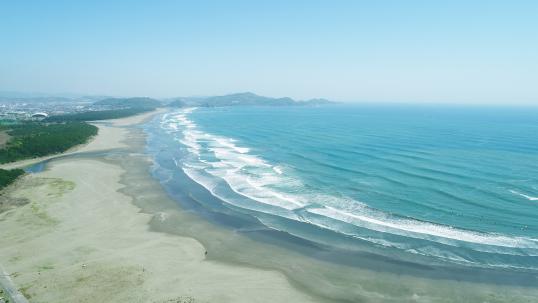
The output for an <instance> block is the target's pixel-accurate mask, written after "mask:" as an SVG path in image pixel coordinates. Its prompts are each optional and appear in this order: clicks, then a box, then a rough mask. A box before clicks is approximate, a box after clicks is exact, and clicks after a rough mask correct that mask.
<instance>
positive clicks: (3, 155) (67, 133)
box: [0, 122, 97, 163]
mask: <svg viewBox="0 0 538 303" xmlns="http://www.w3.org/2000/svg"><path fill="white" fill-rule="evenodd" d="M2 128H6V126H4V127H2ZM2 128H0V129H2ZM7 133H8V134H9V136H10V140H9V141H8V142H7V144H6V146H5V147H4V148H3V149H0V163H8V162H13V161H17V160H22V159H29V158H36V157H42V156H47V155H51V154H56V153H61V152H64V151H66V150H68V149H69V148H71V147H73V146H75V145H78V144H82V143H86V142H87V141H88V139H89V138H90V137H92V136H94V135H96V134H97V127H95V126H93V125H90V124H87V123H84V122H68V123H58V124H47V123H23V124H19V125H12V126H9V129H8V130H7Z"/></svg>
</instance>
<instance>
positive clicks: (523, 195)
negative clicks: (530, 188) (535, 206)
mask: <svg viewBox="0 0 538 303" xmlns="http://www.w3.org/2000/svg"><path fill="white" fill-rule="evenodd" d="M510 192H511V193H513V194H515V195H518V196H521V197H523V198H527V200H530V201H538V197H532V196H529V195H525V194H522V193H520V192H517V191H515V190H510Z"/></svg>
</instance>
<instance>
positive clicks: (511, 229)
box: [148, 105, 538, 271]
mask: <svg viewBox="0 0 538 303" xmlns="http://www.w3.org/2000/svg"><path fill="white" fill-rule="evenodd" d="M148 131H149V133H150V134H153V139H152V140H150V142H149V143H150V145H151V144H153V150H155V151H156V153H157V151H158V152H159V156H158V157H156V163H157V164H158V166H159V167H160V168H161V170H159V169H157V172H156V176H157V177H158V178H160V179H161V181H162V182H163V183H166V182H173V181H174V180H173V179H174V178H179V177H178V176H179V173H181V174H183V175H186V176H188V177H189V178H190V179H191V180H192V181H194V182H196V183H197V184H199V186H201V187H203V188H205V189H207V190H208V191H209V192H210V193H211V195H213V196H214V197H216V198H217V199H218V200H219V201H220V202H221V203H222V205H224V207H225V208H227V210H229V211H230V212H236V213H238V214H247V215H249V216H252V217H254V218H256V219H257V220H259V221H260V222H261V223H262V224H263V225H265V226H267V227H269V228H272V229H276V230H280V231H283V232H286V233H289V234H291V235H294V236H297V237H301V238H305V239H307V240H310V241H313V242H317V243H322V244H326V245H329V246H335V247H338V248H341V249H348V250H367V251H369V252H374V253H378V254H381V255H388V256H391V257H396V258H402V259H409V260H415V261H416V260H421V262H441V263H446V264H460V265H464V266H476V267H493V268H513V269H523V270H530V271H538V173H537V172H538V110H537V109H531V108H508V107H496V108H494V107H491V108H488V107H448V106H446V107H444V106H435V107H433V106H369V105H356V106H349V105H338V106H320V107H229V108H196V109H192V108H190V109H179V110H176V111H173V112H170V113H167V114H164V115H163V116H162V117H160V118H159V119H158V120H157V121H156V122H154V123H153V124H151V125H150V126H149V127H148ZM157 146H159V148H157ZM150 149H151V148H150ZM162 149H166V152H164V153H163V152H162ZM175 172H177V174H176V173H175ZM179 183H181V182H179ZM183 190H184V189H183ZM207 207H209V208H211V207H212V206H211V205H207ZM320 231H322V232H320ZM327 231H330V232H327Z"/></svg>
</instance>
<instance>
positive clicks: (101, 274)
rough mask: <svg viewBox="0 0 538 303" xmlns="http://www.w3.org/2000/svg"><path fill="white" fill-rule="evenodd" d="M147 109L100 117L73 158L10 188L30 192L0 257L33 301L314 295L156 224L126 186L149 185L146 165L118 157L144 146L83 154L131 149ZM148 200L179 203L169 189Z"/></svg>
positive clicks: (295, 298)
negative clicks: (130, 167)
mask: <svg viewBox="0 0 538 303" xmlns="http://www.w3.org/2000/svg"><path fill="white" fill-rule="evenodd" d="M148 117H149V115H143V116H139V117H133V118H127V119H118V120H116V121H113V123H112V124H111V125H104V124H99V128H100V132H99V135H98V136H97V137H96V138H95V139H94V140H92V141H91V142H90V143H89V144H87V145H86V146H84V147H80V148H78V149H77V150H76V151H71V152H70V153H69V154H70V155H71V156H72V157H68V158H65V157H64V158H61V159H58V160H52V161H50V162H49V164H48V165H47V168H46V170H45V171H43V172H40V173H36V174H30V175H27V176H25V177H24V178H22V179H21V180H20V181H18V182H17V183H16V184H15V185H14V186H12V187H11V188H8V190H7V191H6V192H5V193H4V196H5V198H6V199H14V200H18V201H21V200H23V201H25V203H23V205H21V206H18V207H16V208H13V209H11V210H9V211H6V212H3V213H1V214H0V231H1V233H2V236H1V237H0V263H1V264H2V265H3V267H4V268H5V270H6V271H7V272H8V273H9V274H10V277H11V279H12V280H13V282H14V283H15V285H16V286H17V287H18V288H19V289H20V291H21V293H22V294H24V295H25V296H26V297H27V298H28V299H29V301H30V302H314V301H316V300H315V298H314V297H313V296H311V295H308V294H306V293H304V292H301V291H300V290H298V289H297V288H296V287H294V286H293V285H292V284H290V282H289V281H288V279H287V278H286V276H284V275H283V274H282V273H280V272H278V271H275V270H265V269H259V268H253V267H248V266H244V265H232V264H229V263H223V262H217V261H214V260H208V259H207V258H206V248H205V247H204V246H203V245H202V244H201V243H200V242H198V241H197V240H195V239H194V238H190V237H182V236H178V235H172V234H167V233H163V232H156V231H152V230H151V229H150V225H149V223H150V221H152V220H158V221H163V220H166V214H164V213H163V212H158V213H156V214H149V213H145V212H143V211H142V210H141V208H139V207H138V206H136V205H135V204H133V198H132V197H131V196H130V195H128V194H127V193H126V191H127V187H130V188H131V190H136V188H141V187H144V182H143V180H148V174H147V171H146V172H144V171H143V170H140V171H139V173H140V174H141V175H144V176H137V175H136V174H133V172H132V171H131V172H129V175H128V176H126V175H125V172H126V171H125V169H124V168H123V167H122V166H121V165H119V162H121V161H124V162H125V161H128V159H127V158H128V157H130V156H129V155H131V156H132V157H133V159H132V160H133V161H134V162H137V161H146V164H147V161H148V160H147V158H144V156H143V155H141V154H138V153H136V152H132V153H131V152H128V151H126V152H125V153H124V154H122V155H121V156H117V155H118V153H115V155H116V156H114V155H112V156H104V157H97V156H96V157H89V156H85V157H77V156H76V154H77V153H85V152H97V151H104V150H110V149H112V150H116V151H117V150H122V149H128V147H129V144H128V143H129V141H132V140H135V139H136V138H134V139H133V138H130V137H129V136H130V129H131V127H132V126H133V125H135V124H137V123H140V122H141V121H143V120H145V119H147V118H148ZM107 124H108V123H107ZM139 139H140V138H139ZM114 157H118V158H114ZM144 159H145V160H144ZM41 160H42V159H41ZM34 161H35V160H34ZM29 163H35V162H30V161H27V162H26V163H24V165H28V164H29ZM21 165H23V164H21V163H17V164H16V166H21ZM146 168H147V166H146ZM137 179H138V181H140V182H137V181H136V180H137ZM142 179H143V180H142ZM125 181H127V182H130V184H129V185H125V184H122V183H125ZM144 199H145V200H144V201H145V203H148V204H154V205H162V206H163V207H164V205H168V206H170V207H171V205H170V203H172V202H171V201H170V200H168V201H164V200H166V199H167V198H166V196H165V195H164V194H157V193H155V194H151V193H150V192H146V193H145V196H144ZM163 199H164V200H163ZM158 207H161V206H158Z"/></svg>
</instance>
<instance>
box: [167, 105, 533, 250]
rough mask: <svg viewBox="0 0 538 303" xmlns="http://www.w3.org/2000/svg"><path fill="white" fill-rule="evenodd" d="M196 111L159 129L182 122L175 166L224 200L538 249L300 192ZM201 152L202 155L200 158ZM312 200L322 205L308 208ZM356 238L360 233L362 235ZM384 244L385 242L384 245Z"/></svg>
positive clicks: (423, 235) (451, 240)
mask: <svg viewBox="0 0 538 303" xmlns="http://www.w3.org/2000/svg"><path fill="white" fill-rule="evenodd" d="M194 110H195V109H184V110H182V111H181V112H179V113H178V114H172V115H170V116H166V118H163V123H164V126H163V127H166V125H173V124H174V123H175V124H177V125H179V126H182V132H181V134H182V138H181V139H179V140H180V142H181V143H182V144H184V145H185V146H187V148H188V150H189V151H190V152H192V155H191V157H192V158H191V159H186V160H185V161H183V162H182V163H181V164H179V165H181V166H180V167H181V168H182V169H183V171H184V172H185V173H186V174H187V175H188V176H189V177H190V178H191V179H193V180H194V181H196V182H198V183H199V184H201V185H202V186H204V187H205V188H206V189H208V190H209V191H210V192H211V193H212V194H214V195H215V196H217V197H219V198H220V199H222V200H223V201H225V202H227V203H230V204H232V205H235V206H237V207H242V208H246V209H251V210H256V211H261V212H266V213H272V214H275V213H274V212H275V211H276V212H278V215H282V216H285V217H288V218H293V219H294V220H300V221H308V222H310V223H311V224H316V225H318V226H319V224H320V223H319V222H313V221H309V219H308V218H303V217H301V216H294V215H290V212H289V211H293V210H296V209H299V208H303V207H305V206H308V205H310V207H308V208H307V209H306V211H307V212H310V213H312V214H316V215H319V216H324V217H327V218H332V219H334V220H338V221H342V222H346V223H349V224H353V225H355V226H359V227H362V228H367V229H369V230H373V231H378V232H383V233H389V234H393V235H399V236H403V237H410V238H416V239H424V240H430V241H435V242H438V243H443V244H447V245H452V246H458V245H459V243H458V242H466V243H471V244H479V245H489V246H496V247H504V248H530V249H538V239H533V238H524V237H511V236H505V235H500V234H493V233H482V232H474V231H468V230H463V229H458V228H453V227H450V226H445V225H438V224H434V223H428V222H423V221H418V220H413V219H401V218H396V217H394V216H391V215H389V214H386V213H383V212H381V211H375V210H372V209H370V208H368V207H367V206H366V205H364V204H362V203H361V202H360V201H357V200H353V199H348V198H346V197H336V196H329V195H323V194H316V193H313V192H307V193H305V192H303V191H304V188H305V186H304V184H302V183H301V181H300V180H299V179H298V178H293V177H290V176H288V175H287V174H288V173H289V171H288V169H286V171H285V172H284V171H283V170H282V168H281V167H279V166H277V165H272V164H270V163H268V162H267V161H265V160H264V159H262V158H261V157H258V156H256V155H253V154H251V150H250V149H249V148H247V147H242V146H240V145H239V143H238V141H237V140H235V139H231V138H226V137H222V136H217V135H214V134H208V133H205V132H203V131H201V130H199V129H198V126H197V125H196V124H195V123H194V122H193V121H191V120H190V119H189V118H188V114H189V113H192V111H194ZM171 128H173V127H171ZM202 155H204V157H203V158H202ZM208 155H210V156H212V157H213V158H214V160H212V158H211V157H207V156H208ZM210 176H213V177H217V178H218V179H220V180H223V181H225V182H226V184H227V185H228V186H229V188H230V189H231V190H232V191H233V192H235V193H236V194H238V195H240V196H242V197H247V198H248V199H250V200H252V202H251V203H250V204H246V203H245V202H244V201H242V202H238V201H234V200H233V199H230V198H229V197H227V196H226V197H225V196H223V195H222V194H220V195H219V193H218V192H216V190H215V189H216V186H217V184H218V182H216V181H215V180H214V179H213V178H211V177H210ZM281 187H285V188H286V190H285V192H284V191H282V190H280V189H279V188H281ZM512 192H513V193H516V194H519V195H521V196H523V197H526V198H527V199H529V200H538V198H535V197H531V196H527V195H523V194H521V193H518V192H515V191H512ZM257 203H259V204H257ZM313 204H315V205H323V206H320V207H311V205H313ZM263 205H266V206H268V208H264V207H263ZM280 210H281V211H280ZM324 228H329V229H332V230H335V231H337V232H341V231H339V230H336V229H335V228H337V227H335V226H332V227H331V226H324ZM354 236H356V237H360V235H354ZM380 240H381V239H369V241H371V242H376V241H377V242H379V241H380ZM385 242H386V241H385ZM400 244H405V243H393V245H392V246H398V245H400ZM384 245H388V244H387V243H384ZM406 245H407V244H405V245H403V246H404V247H405V246H406ZM484 251H488V252H497V251H495V249H494V248H491V249H489V248H484ZM501 253H505V251H504V250H503V251H502V252H501Z"/></svg>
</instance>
